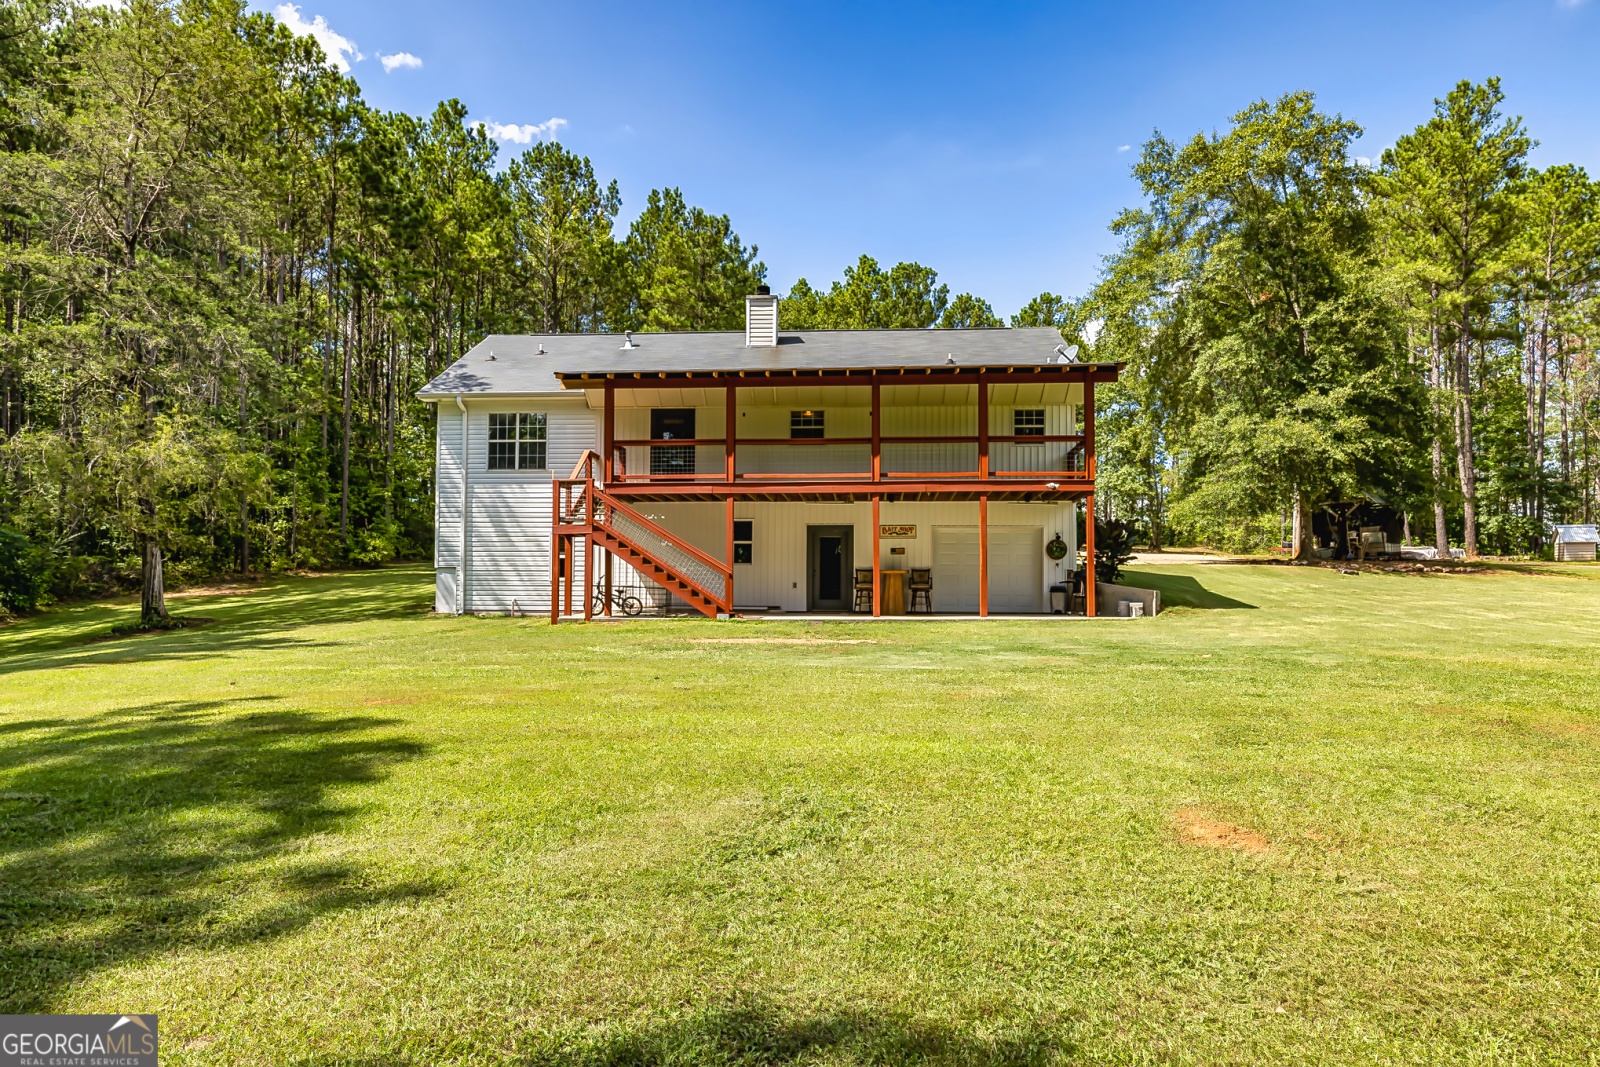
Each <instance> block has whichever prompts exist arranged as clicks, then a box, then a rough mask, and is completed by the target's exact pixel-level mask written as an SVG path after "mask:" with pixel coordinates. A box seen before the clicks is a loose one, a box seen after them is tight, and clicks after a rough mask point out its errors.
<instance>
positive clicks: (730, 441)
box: [722, 385, 739, 563]
mask: <svg viewBox="0 0 1600 1067" xmlns="http://www.w3.org/2000/svg"><path fill="white" fill-rule="evenodd" d="M727 408H728V412H727V417H726V418H725V419H723V420H722V421H723V422H724V423H725V424H726V428H725V429H724V430H723V431H722V450H723V459H724V461H725V462H726V464H727V468H728V469H727V472H726V474H725V477H726V479H727V482H728V484H729V485H732V484H733V476H734V460H735V456H734V448H735V446H736V444H737V442H738V437H739V401H738V394H737V393H736V392H735V387H734V386H732V385H729V386H728V400H727ZM728 562H729V563H732V562H733V557H732V556H729V557H728Z"/></svg>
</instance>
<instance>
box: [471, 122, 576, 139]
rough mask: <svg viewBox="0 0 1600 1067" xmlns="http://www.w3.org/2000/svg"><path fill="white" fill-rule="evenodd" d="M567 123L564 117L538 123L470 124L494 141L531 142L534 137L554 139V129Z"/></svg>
mask: <svg viewBox="0 0 1600 1067" xmlns="http://www.w3.org/2000/svg"><path fill="white" fill-rule="evenodd" d="M566 124H567V120H566V119H546V120H545V121H544V122H540V123H530V124H528V125H526V126H518V125H517V124H516V123H514V122H511V123H503V122H493V121H490V122H474V123H473V124H472V125H473V126H474V127H476V128H478V129H481V130H483V131H485V132H486V133H488V135H489V136H490V137H493V138H494V139H495V140H496V141H510V142H511V143H512V144H532V143H533V142H534V140H535V139H543V138H549V139H550V140H552V141H554V140H555V139H556V131H557V130H559V129H560V128H561V127H563V126H565V125H566Z"/></svg>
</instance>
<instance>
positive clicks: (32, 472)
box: [0, 0, 1600, 625]
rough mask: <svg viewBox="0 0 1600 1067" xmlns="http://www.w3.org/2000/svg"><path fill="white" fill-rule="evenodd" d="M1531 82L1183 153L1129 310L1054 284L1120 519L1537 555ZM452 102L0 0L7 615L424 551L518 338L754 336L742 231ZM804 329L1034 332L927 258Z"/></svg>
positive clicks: (160, 608)
mask: <svg viewBox="0 0 1600 1067" xmlns="http://www.w3.org/2000/svg"><path fill="white" fill-rule="evenodd" d="M1501 104H1502V98H1501V94H1500V90H1499V86H1498V84H1497V83H1495V82H1493V81H1490V82H1488V83H1486V84H1483V85H1470V84H1467V83H1463V84H1462V85H1461V86H1458V87H1457V88H1456V89H1455V90H1454V91H1452V92H1451V93H1450V95H1449V96H1448V97H1447V98H1446V99H1445V100H1442V101H1439V102H1438V104H1437V106H1436V109H1435V114H1434V115H1433V116H1432V117H1431V118H1430V119H1428V121H1426V122H1425V123H1423V124H1422V125H1421V126H1419V127H1418V129H1417V130H1416V131H1415V132H1414V133H1412V134H1409V135H1407V136H1406V137H1403V138H1401V139H1400V140H1399V141H1398V142H1397V143H1396V144H1395V146H1394V147H1393V148H1391V149H1390V150H1389V151H1388V152H1386V153H1385V154H1384V155H1383V157H1382V159H1381V160H1379V161H1378V162H1377V163H1376V164H1370V165H1369V164H1367V163H1366V162H1364V161H1362V160H1358V159H1355V158H1354V157H1353V156H1352V154H1351V148H1352V145H1353V143H1354V141H1355V140H1356V138H1357V137H1358V136H1359V133H1360V130H1359V128H1358V127H1357V126H1355V124H1353V123H1351V122H1349V121H1347V120H1345V119H1343V118H1342V117H1339V116H1330V115H1327V114H1325V113H1323V112H1321V111H1319V110H1318V109H1317V107H1316V105H1315V101H1314V100H1313V98H1312V97H1311V96H1310V95H1309V94H1304V93H1302V94H1293V95H1291V96H1287V97H1285V98H1283V99H1282V100H1279V101H1276V102H1272V103H1267V102H1262V103H1258V104H1256V105H1253V106H1252V107H1250V108H1248V109H1246V110H1245V111H1243V112H1241V113H1240V114H1239V115H1238V116H1236V117H1235V118H1234V120H1233V123H1232V125H1231V127H1230V128H1229V129H1228V130H1227V131H1226V132H1223V133H1219V134H1213V135H1209V136H1200V137H1196V138H1194V139H1193V140H1191V141H1190V142H1188V143H1185V144H1178V143H1175V142H1172V141H1169V140H1167V139H1166V138H1164V137H1162V136H1160V135H1157V136H1156V137H1155V138H1153V139H1152V140H1151V141H1150V143H1149V144H1147V145H1146V146H1145V147H1144V151H1143V153H1142V156H1141V158H1140V160H1139V162H1138V164H1137V165H1136V167H1135V170H1134V173H1135V176H1136V177H1137V178H1138V180H1139V181H1140V183H1141V185H1142V187H1143V190H1144V193H1145V198H1146V203H1145V204H1144V205H1143V206H1141V207H1139V208H1136V209H1133V210H1130V211H1128V212H1126V213H1124V214H1123V215H1122V216H1120V217H1119V218H1118V219H1117V220H1116V221H1115V223H1114V225H1113V229H1114V230H1115V231H1116V232H1117V233H1118V234H1120V235H1121V236H1122V238H1123V245H1122V247H1121V248H1120V250H1119V251H1118V252H1117V254H1116V255H1114V256H1113V257H1111V258H1110V260H1109V261H1108V263H1107V265H1106V269H1105V272H1104V275H1103V278H1102V280H1101V282H1100V283H1099V284H1098V285H1097V286H1096V287H1095V289H1094V290H1093V291H1092V292H1091V293H1089V294H1088V295H1087V296H1085V297H1083V298H1081V299H1077V300H1069V299H1066V298H1063V297H1060V296H1056V295H1054V294H1051V293H1042V294H1040V296H1039V297H1037V298H1035V299H1034V300H1032V301H1030V302H1029V303H1028V305H1026V306H1025V307H1024V308H1022V309H1021V311H1020V312H1019V313H1018V314H1017V315H1014V316H1012V317H1011V322H1010V324H1011V325H1012V326H1038V325H1054V326H1057V327H1059V328H1060V329H1061V330H1062V333H1063V335H1064V336H1066V337H1067V338H1069V339H1073V340H1076V341H1077V342H1078V343H1079V344H1080V345H1082V346H1083V347H1084V349H1085V350H1086V352H1089V353H1092V354H1093V357H1094V358H1097V359H1115V360H1120V361H1123V362H1126V363H1127V365H1128V372H1127V374H1126V375H1125V376H1124V380H1123V382H1122V383H1121V384H1120V385H1118V386H1117V387H1114V388H1112V389H1109V390H1107V391H1105V393H1104V394H1103V396H1102V401H1101V404H1102V414H1101V419H1100V424H1099V425H1100V442H1101V465H1100V472H1101V500H1102V501H1103V502H1104V506H1105V509H1106V511H1107V513H1108V514H1111V515H1118V516H1122V517H1125V518H1135V519H1138V520H1139V521H1140V522H1141V523H1143V524H1144V525H1145V527H1146V528H1147V529H1148V530H1149V532H1150V536H1151V537H1152V538H1153V539H1155V540H1156V541H1157V543H1159V542H1160V540H1161V539H1162V538H1164V537H1166V538H1170V537H1174V536H1178V537H1185V538H1196V539H1200V540H1206V541H1210V542H1214V543H1222V544H1230V545H1245V544H1261V543H1265V542H1272V541H1276V540H1277V539H1278V538H1279V537H1281V536H1283V534H1284V532H1285V530H1286V529H1289V528H1296V529H1302V528H1303V527H1304V526H1305V525H1306V524H1307V523H1308V522H1309V514H1310V511H1311V509H1312V508H1313V507H1315V506H1316V505H1317V503H1318V502H1319V501H1321V500H1325V499H1329V498H1330V497H1335V496H1346V497H1348V496H1352V495H1357V494H1363V495H1372V496H1377V497H1380V498H1382V499H1384V500H1387V501H1389V502H1392V503H1394V504H1395V505H1396V506H1397V507H1400V508H1402V509H1403V510H1404V511H1405V513H1406V515H1407V517H1408V521H1409V522H1411V523H1412V524H1413V526H1414V530H1415V532H1416V533H1417V534H1418V536H1419V538H1422V539H1428V540H1432V541H1436V542H1437V543H1438V544H1439V545H1440V546H1441V547H1443V546H1444V545H1445V544H1446V542H1447V541H1448V542H1455V543H1460V544H1464V545H1465V546H1466V548H1467V549H1468V551H1469V552H1471V553H1475V552H1477V551H1479V550H1492V551H1499V552H1506V551H1537V550H1538V549H1539V548H1540V547H1541V542H1542V538H1543V536H1544V531H1545V529H1546V525H1547V523H1548V522H1549V521H1551V520H1556V519H1571V518H1581V519H1587V520H1591V521H1592V519H1593V518H1594V513H1595V511H1596V500H1597V496H1600V485H1597V478H1600V463H1597V456H1596V447H1595V446H1596V442H1595V422H1596V414H1597V403H1600V401H1597V392H1600V389H1597V376H1596V368H1595V363H1594V357H1593V346H1592V343H1591V340H1592V335H1593V323H1594V319H1595V316H1594V299H1595V294H1594V283H1595V278H1596V273H1597V259H1600V256H1597V244H1600V238H1597V233H1600V208H1597V196H1596V191H1595V187H1594V185H1593V183H1591V182H1590V181H1589V180H1588V178H1587V177H1586V175H1584V173H1583V172H1582V171H1581V170H1580V169H1578V168H1575V167H1552V168H1549V169H1546V170H1543V171H1537V170H1534V169H1532V168H1531V167H1529V166H1528V164H1527V162H1526V158H1527V154H1528V152H1529V150H1530V148H1531V147H1532V142H1531V140H1530V139H1529V137H1528V135H1527V133H1526V132H1525V131H1524V129H1523V127H1522V124H1521V122H1520V121H1519V120H1515V119H1507V118H1504V117H1503V116H1502V115H1501V113H1500V107H1501ZM498 151H499V147H498V145H497V144H496V142H495V141H494V140H493V139H491V138H490V137H489V136H488V134H487V133H486V131H484V130H483V129H482V128H481V127H479V126H477V125H475V124H473V123H471V122H469V121H468V117H467V112H466V109H465V108H464V107H463V106H462V105H461V104H460V103H459V102H458V101H454V100H451V101H446V102H444V103H441V104H440V105H439V106H438V107H437V108H436V109H435V111H434V112H433V114H431V115H429V116H426V117H417V116H412V115H407V114H403V113H389V112H383V111H379V110H377V109H374V108H372V107H370V106H368V105H367V104H366V103H365V102H364V101H363V100H362V98H361V94H360V89H359V86H358V85H357V84H356V82H355V81H354V80H353V79H351V78H349V77H347V76H344V75H341V74H339V73H337V72H336V71H334V70H332V69H331V68H330V67H329V65H328V63H327V61H326V57H324V56H323V55H322V53H321V52H320V50H319V49H318V47H317V45H316V44H315V42H314V41H312V40H311V39H309V38H304V37H296V36H294V35H293V34H291V33H290V32H289V31H288V30H287V29H286V28H285V27H283V26H282V25H280V24H278V23H277V22H276V21H275V20H274V19H273V18H272V17H270V16H268V15H265V14H259V13H250V12H248V11H246V10H245V8H244V6H243V4H242V3H240V2H238V0H132V2H131V3H129V4H127V5H126V6H125V7H121V8H111V7H94V8H83V7H80V6H77V5H76V4H70V3H62V2H60V0H10V2H8V3H6V4H4V5H0V306H3V312H0V318H3V322H0V327H3V329H0V607H6V608H10V609H12V610H16V609H18V608H22V609H26V608H27V607H29V606H31V605H32V604H34V603H36V602H37V601H38V600H39V599H40V598H41V597H43V598H50V597H56V598H63V597H73V596H84V595H92V594H96V593H100V592H104V591H108V590H113V589H122V588H130V587H132V586H134V585H140V586H142V588H143V590H144V596H143V602H144V609H143V612H142V615H143V619H144V622H145V623H146V624H147V625H162V624H164V620H165V619H166V611H165V605H164V594H163V590H164V586H165V583H166V581H167V580H169V579H171V580H176V581H179V582H190V581H197V580H201V579H204V578H207V577H210V576H213V575H217V574H221V573H249V572H251V571H253V570H255V571H261V570H271V569H283V568H294V567H323V566H335V565H351V564H356V565H360V564H375V563H380V562H383V561H387V560H392V559H396V558H404V557H413V558H414V557H418V556H424V555H426V554H427V553H428V552H429V551H430V550H431V545H432V536H433V533H432V521H433V485H432V478H433V448H434V446H433V427H432V423H431V419H430V418H429V417H428V415H429V412H428V410H427V408H426V406H425V405H422V404H421V403H420V402H419V401H417V400H416V399H415V396H414V394H415V392H416V390H417V389H418V388H419V387H420V386H421V385H422V384H424V383H425V382H426V381H428V380H429V379H430V378H432V377H433V376H434V375H436V374H437V373H438V372H439V371H440V370H442V369H443V368H444V367H445V366H447V365H448V364H449V363H450V362H452V361H453V360H455V359H457V358H459V357H460V356H461V355H462V354H463V353H464V352H465V351H466V350H467V349H468V348H470V347H471V346H472V345H473V344H475V343H476V342H477V341H478V340H480V339H481V338H482V337H484V336H485V335H487V334H490V333H497V332H505V333H523V332H570V331H599V330H629V329H631V330H717V329H738V328H740V326H741V325H742V316H743V297H744V296H745V295H746V294H748V293H750V292H752V291H754V289H755V287H756V286H757V285H758V284H760V283H761V282H762V281H763V280H764V278H765V275H766V268H765V266H764V264H763V263H762V262H761V260H760V259H759V258H758V249H757V248H756V246H755V245H753V244H747V243H746V242H744V241H743V240H742V239H741V238H740V237H739V235H738V234H737V233H736V232H735V231H734V229H733V226H732V224H731V222H730V220H729V218H728V217H727V216H726V215H718V214H715V213H713V212H710V211H707V210H705V209H703V208H700V207H696V206H694V205H691V204H690V203H688V202H687V200H686V199H685V197H684V196H683V194H682V192H681V191H680V190H678V189H676V188H665V189H657V190H654V191H652V192H651V193H650V194H649V195H648V197H647V198H646V201H645V204H644V205H643V208H642V210H640V211H639V213H638V215H637V217H636V218H635V219H634V221H633V222H632V223H631V224H630V225H629V226H628V227H627V228H626V231H625V232H624V231H623V230H622V229H621V227H620V226H619V225H618V221H617V220H618V218H619V215H620V213H621V209H622V200H621V196H620V194H619V191H618V188H617V184H616V183H615V182H614V181H611V182H607V181H604V180H603V179H601V178H600V177H598V176H597V175H596V173H595V171H594V168H593V166H592V164H591V163H590V161H589V160H588V159H586V158H583V157H581V156H578V155H576V154H574V153H572V152H570V151H568V150H567V149H565V148H564V147H563V146H561V145H560V144H558V143H555V142H553V141H551V142H543V143H537V144H534V145H532V146H531V147H529V148H528V149H527V150H525V151H523V152H522V153H521V154H519V155H518V156H517V157H516V158H514V159H511V160H509V161H506V162H505V163H504V165H501V164H500V162H499V160H498V159H497V156H498ZM783 322H784V324H785V326H787V327H790V328H813V329H828V328H833V329H854V328H885V327H896V328H933V327H944V328H974V327H991V328H993V327H1000V326H1002V325H1004V323H1002V321H1001V319H1000V318H999V317H998V316H997V315H996V314H995V312H994V310H993V308H992V307H991V306H990V305H989V304H988V303H987V302H985V301H983V300H981V299H979V298H978V297H976V296H973V295H972V294H970V293H959V294H955V295H952V294H951V293H950V290H949V287H948V286H946V285H944V284H942V283H940V282H939V280H938V275H937V273H936V272H935V271H933V270H931V269H929V268H927V267H924V266H922V265H920V264H917V263H897V264H895V265H893V266H891V267H888V268H885V267H882V266H880V265H879V263H878V262H877V261H875V260H873V259H871V258H870V257H867V256H863V257H861V259H860V260H859V262H857V263H856V264H854V265H853V266H850V267H847V268H846V269H845V271H844V272H843V278H842V280H838V281H833V282H831V283H827V284H825V285H818V286H813V285H812V284H811V283H810V282H808V281H807V280H806V279H803V278H802V279H800V280H799V281H797V282H796V283H795V284H794V286H792V287H791V289H790V291H789V293H788V294H787V295H786V296H785V297H784V304H783Z"/></svg>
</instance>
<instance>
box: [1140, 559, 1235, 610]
mask: <svg viewBox="0 0 1600 1067" xmlns="http://www.w3.org/2000/svg"><path fill="white" fill-rule="evenodd" d="M1120 580H1121V582H1122V583H1123V584H1124V585H1131V586H1134V587H1135V588H1138V589H1156V590H1159V591H1160V592H1161V606H1162V607H1163V608H1173V607H1178V608H1209V609H1236V608H1249V609H1252V610H1253V609H1254V608H1255V607H1256V605H1254V604H1247V603H1245V602H1244V601H1243V600H1235V599H1233V598H1232V597H1229V596H1223V595H1222V594H1221V593H1213V592H1212V591H1211V590H1209V589H1207V588H1206V587H1205V586H1203V585H1201V584H1200V582H1199V581H1198V580H1196V579H1195V578H1194V577H1192V576H1190V575H1187V574H1162V573H1160V572H1159V571H1147V570H1144V569H1142V568H1141V569H1139V570H1125V571H1123V572H1122V578H1121V579H1120Z"/></svg>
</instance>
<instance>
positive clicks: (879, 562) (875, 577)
mask: <svg viewBox="0 0 1600 1067" xmlns="http://www.w3.org/2000/svg"><path fill="white" fill-rule="evenodd" d="M872 394H873V399H874V400H876V399H877V394H878V387H877V386H876V385H874V386H873V387H872ZM872 414H873V415H874V416H876V415H877V414H878V406H877V404H873V406H872ZM873 422H874V423H876V422H877V419H876V417H874V419H873ZM874 428H876V427H874ZM874 437H876V435H874ZM873 453H874V454H873V457H872V458H873V466H877V458H878V457H877V454H876V453H877V449H873ZM874 473H876V472H874ZM882 500H883V497H881V496H879V495H878V494H877V493H874V494H873V495H872V617H873V618H874V619H876V618H878V617H879V616H880V615H882V614H883V605H882V604H881V603H880V597H879V594H881V593H882V592H883V552H882V550H881V549H880V548H879V546H878V539H879V534H881V533H882V532H883V528H882V527H881V526H879V525H878V504H879V502H880V501H882Z"/></svg>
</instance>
